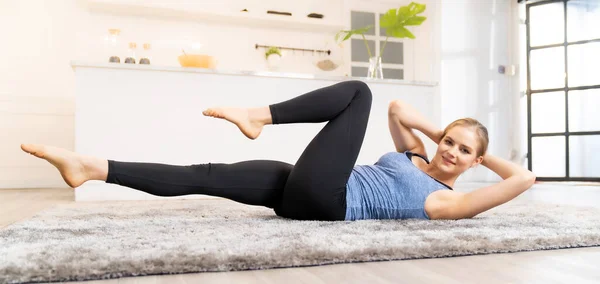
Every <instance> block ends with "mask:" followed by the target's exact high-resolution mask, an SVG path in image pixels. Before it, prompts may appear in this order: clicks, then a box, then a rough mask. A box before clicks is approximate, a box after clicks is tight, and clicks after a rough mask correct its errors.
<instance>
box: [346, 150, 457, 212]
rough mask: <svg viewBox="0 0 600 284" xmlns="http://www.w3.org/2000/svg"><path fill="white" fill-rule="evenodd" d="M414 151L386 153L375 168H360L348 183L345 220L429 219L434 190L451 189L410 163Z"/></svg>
mask: <svg viewBox="0 0 600 284" xmlns="http://www.w3.org/2000/svg"><path fill="white" fill-rule="evenodd" d="M413 155H416V156H419V157H421V158H422V159H424V160H425V161H426V162H427V163H428V164H429V161H428V160H427V158H425V157H422V156H420V155H418V154H413V153H411V152H408V151H406V152H404V153H398V152H390V153H387V154H385V155H383V156H381V158H379V160H378V161H377V162H376V163H375V164H374V165H357V166H354V168H353V169H352V173H351V174H350V179H349V180H348V183H347V184H346V205H347V209H346V218H345V219H346V220H349V221H350V220H362V219H408V218H419V219H429V216H428V215H427V213H426V212H425V200H426V199H427V196H429V194H431V193H432V192H434V191H437V190H441V189H450V190H451V189H452V188H451V187H449V186H447V185H445V184H444V183H442V182H440V181H438V180H436V179H434V178H432V177H431V176H429V175H428V174H426V173H425V172H423V171H421V169H419V168H417V167H416V166H415V165H414V164H413V163H412V161H411V158H412V156H413Z"/></svg>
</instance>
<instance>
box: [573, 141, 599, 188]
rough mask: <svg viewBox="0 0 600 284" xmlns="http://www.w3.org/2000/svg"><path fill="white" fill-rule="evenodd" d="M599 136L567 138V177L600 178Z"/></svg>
mask: <svg viewBox="0 0 600 284" xmlns="http://www.w3.org/2000/svg"><path fill="white" fill-rule="evenodd" d="M599 152H600V135H585V136H569V176H572V177H596V178H597V177H600V158H598V153H599Z"/></svg>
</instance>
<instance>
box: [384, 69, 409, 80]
mask: <svg viewBox="0 0 600 284" xmlns="http://www.w3.org/2000/svg"><path fill="white" fill-rule="evenodd" d="M382 72H383V78H384V79H400V80H402V79H404V70H403V69H389V68H382Z"/></svg>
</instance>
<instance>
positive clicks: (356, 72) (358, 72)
mask: <svg viewBox="0 0 600 284" xmlns="http://www.w3.org/2000/svg"><path fill="white" fill-rule="evenodd" d="M367 74H369V68H367V67H355V66H352V77H367Z"/></svg>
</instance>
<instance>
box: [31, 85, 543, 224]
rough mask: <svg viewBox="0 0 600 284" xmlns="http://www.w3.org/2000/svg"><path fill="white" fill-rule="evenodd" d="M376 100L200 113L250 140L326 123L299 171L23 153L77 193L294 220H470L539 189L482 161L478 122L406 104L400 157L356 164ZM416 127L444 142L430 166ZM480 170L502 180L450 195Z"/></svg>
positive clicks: (400, 117) (525, 175) (309, 98)
mask: <svg viewBox="0 0 600 284" xmlns="http://www.w3.org/2000/svg"><path fill="white" fill-rule="evenodd" d="M371 99H372V97H371V91H370V90H369V88H368V86H367V84H365V83H363V82H361V81H346V82H341V83H337V84H334V85H331V86H328V87H325V88H321V89H318V90H314V91H312V92H309V93H306V94H304V95H301V96H298V97H296V98H293V99H291V100H288V101H284V102H280V103H277V104H273V105H269V106H265V107H261V108H251V109H239V108H213V109H207V110H205V111H204V112H203V114H204V115H206V116H211V117H216V118H222V119H226V120H228V121H230V122H232V123H235V124H236V125H237V126H238V127H239V129H240V130H241V131H242V132H243V133H244V134H245V135H246V136H247V137H248V138H250V139H256V138H257V137H258V136H259V135H260V133H261V130H262V128H263V127H264V126H265V125H268V124H286V123H316V122H324V121H328V122H327V124H326V125H325V126H324V127H323V129H322V130H321V131H320V132H319V133H318V134H317V135H316V136H315V138H314V139H313V140H312V141H311V142H310V143H309V145H308V146H307V147H306V149H305V150H304V152H303V153H302V155H301V156H300V158H299V159H298V161H297V162H296V164H295V165H290V164H287V163H283V162H279V161H268V160H254V161H243V162H239V163H233V164H222V163H208V164H197V165H189V166H175V165H165V164H156V163H131V162H120V161H113V160H106V159H100V158H97V157H90V156H84V155H80V154H77V153H73V152H70V151H67V150H64V149H60V148H55V147H50V146H43V145H31V144H24V145H21V148H22V149H23V150H24V151H25V152H28V153H30V154H33V155H35V156H36V157H39V158H43V159H46V160H47V161H48V162H50V163H51V164H53V165H54V166H55V167H56V168H57V169H58V170H59V171H60V173H61V175H62V177H63V178H64V180H65V181H66V183H67V184H68V185H69V186H71V187H77V186H79V185H81V184H82V183H84V182H86V181H88V180H101V181H105V182H107V183H113V184H118V185H122V186H127V187H130V188H134V189H137V190H141V191H144V192H147V193H150V194H153V195H158V196H179V195H188V194H205V195H212V196H219V197H224V198H227V199H230V200H234V201H237V202H241V203H244V204H249V205H258V206H266V207H269V208H273V209H274V211H275V213H276V214H277V215H279V216H282V217H286V218H291V219H298V220H328V221H335V220H358V219H406V218H421V219H460V218H470V217H473V216H475V215H477V214H479V213H481V212H484V211H486V210H488V209H490V208H493V207H495V206H498V205H500V204H503V203H505V202H507V201H509V200H511V199H513V198H515V197H516V196H517V195H519V194H521V193H522V192H523V191H525V190H527V189H528V188H529V187H531V186H532V184H533V183H534V181H535V177H534V175H533V174H532V173H531V172H529V171H527V170H525V169H523V168H521V167H519V166H517V165H515V164H512V163H510V162H507V161H505V160H502V159H500V158H498V157H494V156H492V155H490V154H486V153H485V152H486V148H487V144H488V137H487V130H486V128H485V127H484V126H482V125H481V124H479V123H478V122H477V121H476V120H473V119H462V120H458V121H455V122H454V123H452V124H450V125H449V126H448V127H446V129H445V130H444V131H442V130H439V129H436V128H435V127H434V126H433V125H432V124H430V123H429V122H427V121H426V120H425V119H424V118H423V117H422V116H421V115H420V114H418V113H417V112H416V111H415V110H414V109H412V108H411V107H410V106H408V105H406V104H404V103H402V102H401V101H393V102H392V103H390V107H389V112H388V116H389V127H390V131H391V134H392V138H393V140H394V144H395V146H396V150H397V152H392V153H387V154H385V155H383V156H382V157H381V158H380V159H379V161H378V162H377V163H375V164H374V165H364V166H358V165H357V166H355V164H354V163H355V162H356V159H357V157H358V154H359V151H360V148H361V145H362V142H363V138H364V135H365V130H366V127H367V122H368V119H369V112H370V108H371ZM412 129H416V130H419V131H421V132H423V133H424V134H425V135H427V136H428V137H429V138H431V139H432V140H433V141H434V142H435V143H436V144H439V146H438V148H437V152H436V154H435V156H434V157H433V159H432V160H431V162H429V161H428V160H427V158H426V157H427V153H425V148H424V146H423V142H422V141H421V140H420V139H419V138H418V137H417V136H416V135H415V134H414V133H413V132H412ZM415 156H417V157H415ZM478 164H483V165H484V166H486V167H488V168H490V169H491V170H492V171H494V172H496V173H497V174H498V175H500V176H501V177H502V178H503V179H504V180H503V181H502V182H500V183H498V184H495V185H492V186H488V187H484V188H480V189H478V190H475V191H473V192H469V193H461V192H455V191H453V190H452V186H453V185H454V182H455V181H456V178H457V177H458V176H459V175H460V174H461V173H463V172H464V171H466V170H467V169H469V168H471V167H474V166H476V165H478Z"/></svg>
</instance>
